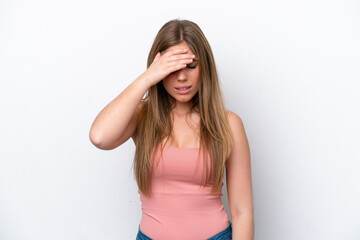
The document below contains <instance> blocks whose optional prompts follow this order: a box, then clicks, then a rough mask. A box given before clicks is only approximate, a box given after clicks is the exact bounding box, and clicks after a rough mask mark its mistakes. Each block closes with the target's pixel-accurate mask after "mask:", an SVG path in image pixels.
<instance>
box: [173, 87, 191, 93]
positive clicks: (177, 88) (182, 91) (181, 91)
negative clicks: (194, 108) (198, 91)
mask: <svg viewBox="0 0 360 240" xmlns="http://www.w3.org/2000/svg"><path fill="white" fill-rule="evenodd" d="M182 88H186V89H185V90H180V89H182ZM190 89H191V86H184V87H175V91H176V92H178V93H180V94H186V93H188V92H189V91H190Z"/></svg>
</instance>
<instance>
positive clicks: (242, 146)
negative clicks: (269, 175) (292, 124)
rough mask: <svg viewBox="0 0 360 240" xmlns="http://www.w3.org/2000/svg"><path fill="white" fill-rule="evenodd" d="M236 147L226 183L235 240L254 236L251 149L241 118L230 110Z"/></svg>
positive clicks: (229, 165)
mask: <svg viewBox="0 0 360 240" xmlns="http://www.w3.org/2000/svg"><path fill="white" fill-rule="evenodd" d="M228 120H229V123H230V126H231V129H232V134H233V144H234V145H233V148H232V151H231V154H230V156H229V158H228V159H227V163H226V186H227V193H228V200H229V208H230V212H231V220H232V239H233V240H253V239H254V212H253V194H252V183H251V182H252V181H251V164H250V162H251V161H250V149H249V144H248V140H247V137H246V133H245V129H244V125H243V122H242V120H241V118H240V117H239V116H238V115H236V114H235V113H233V112H230V111H228Z"/></svg>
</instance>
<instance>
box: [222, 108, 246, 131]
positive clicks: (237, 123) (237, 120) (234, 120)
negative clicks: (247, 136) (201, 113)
mask: <svg viewBox="0 0 360 240" xmlns="http://www.w3.org/2000/svg"><path fill="white" fill-rule="evenodd" d="M226 115H227V118H228V121H229V124H230V127H231V128H232V129H238V128H244V126H243V121H242V119H241V117H240V116H239V115H238V114H236V113H234V112H232V111H229V110H226Z"/></svg>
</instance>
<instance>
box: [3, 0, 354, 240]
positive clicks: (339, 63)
mask: <svg viewBox="0 0 360 240" xmlns="http://www.w3.org/2000/svg"><path fill="white" fill-rule="evenodd" d="M174 18H180V19H188V20H191V21H194V22H196V23H197V24H198V25H199V26H200V27H201V29H202V30H203V32H204V34H205V36H206V37H207V39H208V41H209V42H210V45H211V47H212V50H213V53H214V56H215V60H216V64H217V67H218V71H219V77H220V81H221V86H222V90H223V93H224V96H225V103H226V106H227V108H228V110H231V111H233V112H235V113H237V114H238V115H239V116H240V117H241V118H242V120H243V122H244V125H245V129H246V132H247V135H248V140H249V144H250V148H251V157H252V159H251V160H252V177H253V191H254V208H255V239H256V240H303V239H306V240H319V239H321V240H322V239H326V240H338V239H341V240H358V239H360V230H359V224H360V207H359V202H360V187H359V182H360V174H359V169H360V163H359V160H360V154H359V146H360V141H359V136H360V127H359V123H360V107H359V103H360V83H359V81H360V70H359V69H360V47H359V43H360V2H359V1H355V0H354V1H351V0H337V1H334V0H330V1H329V0H327V1H326V0H302V1H289V0H282V1H280V0H278V1H268V0H248V1H232V2H229V1H227V2H225V1H224V2H221V3H220V2H219V1H187V0H183V1H176V2H170V1H126V2H122V1H89V0H87V1H85V0H64V1H46V0H42V1H41V0H33V1H24V0H18V1H17V0H12V1H8V0H0V80H1V84H0V107H1V117H0V148H1V150H0V159H1V160H0V239H2V240H48V239H51V240H64V239H66V240H95V239H106V240H118V239H135V235H136V233H137V230H138V224H139V222H140V219H141V206H140V199H139V195H138V193H137V185H136V183H135V179H134V178H133V173H132V158H133V154H134V152H135V146H134V144H133V142H132V140H129V141H128V142H126V143H125V144H124V145H122V146H120V147H119V148H117V149H115V150H112V151H103V150H99V149H97V148H96V147H95V146H93V145H92V144H91V142H90V140H89V136H88V134H89V130H90V127H91V124H92V122H93V120H94V119H95V117H96V115H97V114H98V113H99V112H100V111H101V109H102V108H103V107H105V105H107V104H108V103H109V102H110V101H111V100H113V99H114V98H115V97H116V96H117V95H118V94H120V93H121V91H122V90H124V89H125V88H126V87H127V86H128V85H129V84H130V83H131V82H132V81H133V80H134V79H135V78H136V77H137V76H139V75H140V74H141V73H143V72H144V71H145V70H146V59H147V55H148V52H149V50H150V47H151V44H152V41H153V40H154V38H155V36H156V34H157V31H158V30H159V29H160V27H161V26H162V25H163V24H164V23H165V22H167V21H169V20H171V19H174ZM225 190H226V185H225V179H224V187H223V193H224V196H223V197H224V198H223V202H224V205H225V206H226V210H227V212H228V214H229V211H228V206H227V198H226V191H225ZM229 217H230V215H229Z"/></svg>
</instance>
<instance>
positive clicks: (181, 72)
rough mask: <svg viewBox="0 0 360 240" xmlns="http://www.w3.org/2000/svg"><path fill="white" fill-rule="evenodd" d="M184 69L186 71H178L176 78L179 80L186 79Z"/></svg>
mask: <svg viewBox="0 0 360 240" xmlns="http://www.w3.org/2000/svg"><path fill="white" fill-rule="evenodd" d="M185 71H186V69H180V70H179V71H178V76H177V78H178V80H179V81H184V80H186V79H187V76H186V73H185Z"/></svg>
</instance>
